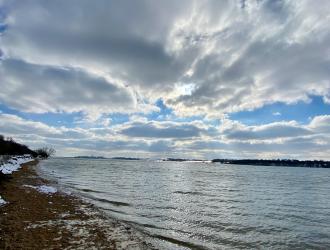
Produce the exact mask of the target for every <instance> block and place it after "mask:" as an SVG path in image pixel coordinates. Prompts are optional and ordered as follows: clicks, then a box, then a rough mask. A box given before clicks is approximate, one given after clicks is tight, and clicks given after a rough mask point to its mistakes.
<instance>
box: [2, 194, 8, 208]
mask: <svg viewBox="0 0 330 250" xmlns="http://www.w3.org/2000/svg"><path fill="white" fill-rule="evenodd" d="M6 203H7V202H6V201H5V200H4V199H2V198H1V195H0V207H1V206H2V205H5V204H6Z"/></svg>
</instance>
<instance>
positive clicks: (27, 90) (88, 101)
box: [0, 59, 137, 114]
mask: <svg viewBox="0 0 330 250" xmlns="http://www.w3.org/2000/svg"><path fill="white" fill-rule="evenodd" d="M0 78H1V93H0V101H1V102H3V103H6V104H7V105H9V106H10V107H13V108H16V109H19V110H22V111H25V112H32V113H46V112H79V111H83V112H86V113H90V114H92V113H96V114H100V113H111V112H129V111H131V112H132V111H135V110H136V106H137V104H136V100H135V97H134V94H133V93H131V92H130V91H129V90H128V89H127V88H125V87H121V86H118V85H116V84H114V83H112V82H109V81H108V80H106V79H105V78H103V77H100V76H97V75H94V74H90V73H88V72H85V71H84V70H82V69H78V68H72V67H55V66H47V65H38V64H31V63H27V62H25V61H22V60H15V59H5V60H3V61H0Z"/></svg>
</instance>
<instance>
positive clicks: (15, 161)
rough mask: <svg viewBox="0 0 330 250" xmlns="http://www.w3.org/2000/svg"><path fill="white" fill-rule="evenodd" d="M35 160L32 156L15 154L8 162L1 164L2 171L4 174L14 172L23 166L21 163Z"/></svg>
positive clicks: (0, 169)
mask: <svg viewBox="0 0 330 250" xmlns="http://www.w3.org/2000/svg"><path fill="white" fill-rule="evenodd" d="M29 161H33V158H32V157H31V156H27V155H24V156H14V157H12V158H11V159H9V160H8V161H7V162H6V163H3V164H2V165H0V173H3V174H12V173H13V172H15V171H17V170H18V169H20V168H21V164H23V163H27V162H29Z"/></svg>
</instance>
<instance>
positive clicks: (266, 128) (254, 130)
mask: <svg viewBox="0 0 330 250" xmlns="http://www.w3.org/2000/svg"><path fill="white" fill-rule="evenodd" d="M222 132H223V134H224V135H225V136H226V138H228V139H236V140H241V141H242V140H243V141H244V140H267V139H278V138H290V137H297V136H305V135H310V134H312V131H310V130H309V129H308V128H305V127H303V126H301V125H299V124H298V123H297V122H294V121H291V122H275V123H270V124H266V125H260V126H245V125H243V124H241V123H238V122H230V124H228V122H227V124H226V126H225V127H224V128H223V129H222Z"/></svg>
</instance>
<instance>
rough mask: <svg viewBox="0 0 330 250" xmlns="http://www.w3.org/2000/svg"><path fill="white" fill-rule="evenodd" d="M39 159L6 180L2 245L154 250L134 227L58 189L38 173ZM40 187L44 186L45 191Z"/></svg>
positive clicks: (0, 187) (1, 186) (1, 185)
mask: <svg viewBox="0 0 330 250" xmlns="http://www.w3.org/2000/svg"><path fill="white" fill-rule="evenodd" d="M37 163H38V162H37V161H34V162H30V163H26V164H23V165H22V168H21V169H20V170H19V171H17V172H14V173H13V174H12V175H10V176H6V178H5V179H2V180H1V182H0V193H1V195H2V198H3V199H4V200H5V201H6V202H7V204H5V205H3V206H1V207H0V249H150V248H151V246H150V245H148V244H147V243H145V242H144V240H143V236H142V235H139V234H138V233H137V232H135V231H134V230H133V229H132V228H131V227H130V226H128V225H123V224H121V223H120V222H118V221H115V220H111V219H110V218H106V219H105V217H104V215H103V214H102V213H101V212H99V211H98V210H97V209H95V208H94V207H93V206H92V205H90V204H88V203H86V202H84V201H82V200H80V199H79V198H77V197H75V196H72V195H68V194H65V193H62V192H58V191H57V190H56V189H55V188H53V187H52V185H51V183H49V181H47V180H45V179H43V178H41V177H40V176H38V174H37V172H36V169H35V168H36V165H37ZM40 187H44V189H45V190H43V189H41V188H40Z"/></svg>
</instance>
